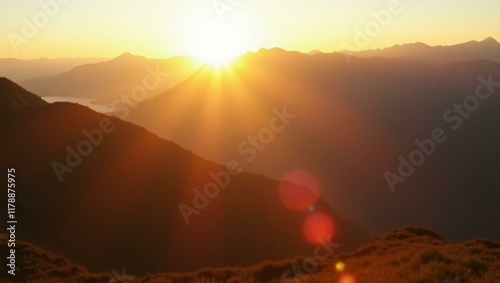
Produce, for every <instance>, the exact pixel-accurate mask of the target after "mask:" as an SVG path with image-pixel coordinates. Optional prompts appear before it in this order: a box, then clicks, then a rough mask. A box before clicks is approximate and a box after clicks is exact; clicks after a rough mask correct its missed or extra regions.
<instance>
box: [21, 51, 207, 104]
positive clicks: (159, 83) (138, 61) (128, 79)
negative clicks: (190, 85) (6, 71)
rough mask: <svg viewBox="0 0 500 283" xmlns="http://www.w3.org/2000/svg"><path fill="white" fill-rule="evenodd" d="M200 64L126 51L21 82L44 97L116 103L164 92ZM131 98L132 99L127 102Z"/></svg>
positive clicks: (135, 100)
mask: <svg viewBox="0 0 500 283" xmlns="http://www.w3.org/2000/svg"><path fill="white" fill-rule="evenodd" d="M199 66H200V63H199V62H198V61H197V60H195V59H193V58H190V57H182V56H179V57H173V58H169V59H147V58H144V57H141V56H134V55H132V54H130V53H125V54H122V55H121V56H119V57H117V58H114V59H113V60H109V61H104V62H99V63H93V64H85V65H80V66H77V67H75V68H73V69H71V70H70V71H67V72H63V73H60V74H57V75H55V76H50V77H41V78H34V79H30V80H26V81H21V82H19V84H20V85H21V86H22V87H24V88H26V89H27V90H29V91H32V92H35V93H37V94H38V95H40V96H42V97H46V96H58V97H78V98H92V99H97V100H98V102H100V103H103V104H115V107H116V106H117V105H118V104H127V103H136V102H138V101H142V100H144V99H147V98H150V97H153V96H155V95H156V94H159V93H161V92H164V91H165V90H167V89H169V88H171V87H173V86H175V85H177V84H178V83H180V82H182V81H184V80H185V79H186V78H187V77H189V76H190V75H192V74H193V73H194V72H195V71H196V70H197V69H198V67H199ZM129 100H132V101H131V102H127V101H129ZM114 102H116V103H114Z"/></svg>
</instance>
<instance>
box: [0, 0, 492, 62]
mask: <svg viewBox="0 0 500 283" xmlns="http://www.w3.org/2000/svg"><path fill="white" fill-rule="evenodd" d="M0 9H2V10H5V11H6V10H9V11H11V12H10V13H9V14H6V15H4V17H3V19H2V21H3V25H2V27H0V32H1V33H2V34H4V37H3V39H2V40H1V41H0V58H19V59H33V58H42V57H44V58H88V57H92V58H113V57H116V56H118V55H119V54H122V53H125V52H130V53H133V54H140V55H142V56H145V57H148V58H169V57H174V56H177V55H188V56H194V57H198V58H199V59H207V56H209V55H207V52H211V53H213V52H217V53H224V56H228V53H230V55H231V56H233V57H234V56H236V55H239V54H242V53H245V52H247V51H256V50H258V49H260V48H267V49H269V48H274V47H278V48H282V49H285V50H290V51H299V52H303V53H308V52H310V51H313V50H320V51H322V52H327V53H329V52H336V51H341V50H345V49H348V48H346V46H354V47H355V48H356V49H360V50H370V49H379V48H387V47H390V46H393V45H396V44H405V43H412V42H423V43H426V44H428V45H432V46H434V45H453V44H458V43H461V42H467V41H470V40H477V41H480V40H482V39H484V38H486V37H489V36H491V37H493V38H495V39H497V40H498V39H500V31H499V30H498V26H500V22H499V21H500V20H499V18H498V17H497V15H496V11H498V10H500V3H499V2H496V3H492V2H491V1H487V0H481V1H474V2H468V3H456V2H455V1H451V0H447V1H441V2H440V3H435V2H432V1H430V0H426V1H419V2H418V3H416V2H415V3H412V2H411V1H405V0H384V1H382V0H374V1H370V3H368V4H365V5H363V4H361V3H349V2H341V1H322V0H315V1H309V2H307V3H296V2H294V3H289V2H287V1H273V2H272V3H268V2H265V1H263V0H259V1H245V0H239V1H230V2H227V1H222V0H214V1H203V2H200V1H195V0H190V1H183V2H182V3H174V2H173V1H166V2H163V1H146V2H140V3H139V2H133V1H121V2H117V1H116V0H115V1H107V2H106V3H102V2H98V3H97V2H96V0H93V1H85V2H72V1H62V0H58V1H56V0H45V1H41V2H40V3H37V5H32V4H28V3H22V2H2V3H0ZM303 11H308V12H307V13H303ZM445 11H446V12H445ZM386 12H388V13H386ZM445 13H446V14H445ZM89 19H92V21H89ZM134 19H141V20H140V21H135V20H134ZM82 22H85V24H83V25H82ZM469 22H474V23H475V24H474V25H473V26H471V25H468V24H467V23H469ZM61 23H64V24H61ZM373 23H378V27H377V26H376V25H373ZM429 30H432V33H431V32H428V31H429ZM311 31H313V32H311ZM359 31H361V32H364V33H365V34H368V37H369V38H368V40H367V41H366V42H364V43H363V44H357V45H356V44H355V41H356V37H357V36H358V35H359ZM75 35H77V36H75ZM61 38H71V40H68V41H64V42H62V41H61V40H60V39H61ZM297 38H300V39H301V40H297ZM207 50H208V51H207Z"/></svg>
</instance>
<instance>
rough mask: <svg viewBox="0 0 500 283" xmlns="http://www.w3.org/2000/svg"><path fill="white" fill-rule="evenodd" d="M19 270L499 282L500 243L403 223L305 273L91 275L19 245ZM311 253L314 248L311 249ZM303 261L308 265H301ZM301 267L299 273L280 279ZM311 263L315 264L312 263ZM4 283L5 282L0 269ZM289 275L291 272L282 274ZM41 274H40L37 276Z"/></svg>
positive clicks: (253, 269) (177, 282)
mask: <svg viewBox="0 0 500 283" xmlns="http://www.w3.org/2000/svg"><path fill="white" fill-rule="evenodd" d="M22 247H23V248H22V249H21V251H20V254H21V256H20V258H21V262H20V263H19V266H20V267H21V269H20V271H19V274H21V275H20V276H21V277H16V278H19V279H21V278H23V279H27V282H29V283H42V282H120V283H133V282H141V283H156V282H157V283H163V282H166V283H184V282H186V283H187V282H194V283H215V282H231V283H237V282H239V283H257V282H291V283H293V282H304V283H320V282H335V283H337V282H339V283H364V282H367V283H371V282H381V283H382V282H383V283H390V282H394V283H400V282H421V283H425V282H429V283H433V282H436V283H438V282H439V283H444V282H446V283H460V282H462V283H464V282H481V283H482V282H484V283H486V282H487V283H497V282H500V242H495V241H490V240H484V239H475V240H471V241H467V242H462V243H452V242H450V241H447V240H446V239H444V238H442V237H441V236H439V235H438V234H436V233H435V232H433V231H430V230H427V229H424V228H418V227H407V228H402V229H397V230H393V231H390V232H388V233H386V234H384V235H382V236H379V237H374V238H373V239H372V240H370V241H369V242H368V243H366V244H364V245H363V246H362V247H360V248H359V249H357V250H356V251H354V252H352V253H347V254H338V255H336V254H333V256H332V257H331V258H327V259H325V260H323V261H320V262H321V263H320V264H319V265H318V266H316V267H315V266H314V265H309V267H310V269H316V270H315V271H314V272H311V273H308V272H306V271H305V270H304V265H307V260H305V259H304V258H295V259H287V260H282V261H268V262H264V263H261V264H257V265H253V266H250V267H228V268H217V269H213V268H204V269H201V270H198V271H196V272H192V273H165V274H149V275H146V276H142V277H133V276H129V277H126V278H125V277H121V275H119V276H118V277H116V273H115V274H114V275H113V274H111V273H110V274H108V275H106V274H90V273H87V272H86V271H85V270H84V269H83V268H81V267H78V266H75V265H73V264H71V263H70V262H69V261H67V260H66V259H64V258H61V257H57V256H55V255H53V254H51V253H48V252H44V251H41V250H40V249H39V248H36V247H34V246H32V245H29V244H23V245H22ZM311 256H313V251H311ZM305 262H306V264H305ZM294 266H295V270H297V267H298V266H300V267H301V268H300V269H301V270H302V274H298V273H297V274H298V276H296V277H294V278H288V279H287V280H283V279H282V277H283V274H285V273H286V272H287V271H290V273H289V274H292V273H293V270H294ZM314 267H315V268H314ZM2 276H4V277H3V281H0V282H2V283H4V282H11V281H7V280H6V278H5V275H3V274H2ZM286 277H289V276H286ZM40 278H42V279H40Z"/></svg>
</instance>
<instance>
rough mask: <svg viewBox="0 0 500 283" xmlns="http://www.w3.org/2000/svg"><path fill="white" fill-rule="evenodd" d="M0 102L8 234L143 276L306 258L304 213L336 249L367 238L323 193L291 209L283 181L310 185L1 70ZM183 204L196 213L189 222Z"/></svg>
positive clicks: (95, 265)
mask: <svg viewBox="0 0 500 283" xmlns="http://www.w3.org/2000/svg"><path fill="white" fill-rule="evenodd" d="M0 107H1V109H2V112H1V116H0V122H1V123H0V133H1V134H2V137H3V138H2V139H1V141H0V156H2V158H1V160H0V167H1V168H10V167H13V168H15V170H16V178H17V179H16V180H17V182H16V188H17V192H16V199H17V200H18V201H17V202H16V213H17V214H16V215H17V217H18V219H19V223H22V224H20V225H19V227H20V228H19V229H18V230H17V232H16V237H17V239H19V240H26V241H29V242H32V243H34V244H36V245H39V246H41V247H43V248H47V249H50V250H52V251H54V252H57V253H59V254H61V255H64V256H65V257H68V258H70V259H71V260H73V261H74V262H76V263H78V264H83V265H85V266H86V267H88V268H89V269H90V270H93V271H105V272H107V271H109V270H111V269H113V268H121V267H122V266H126V267H127V270H129V271H130V272H133V273H134V274H145V273H147V272H160V271H187V270H194V269H197V268H201V267H205V266H226V265H243V264H245V265H248V264H252V263H257V262H261V261H264V260H267V259H281V258H287V257H293V256H297V255H307V254H309V253H310V250H311V249H312V248H314V245H313V244H312V243H310V242H308V241H307V240H306V237H305V236H304V234H303V233H302V232H303V231H306V230H304V229H305V228H304V227H305V226H304V225H305V223H308V222H307V219H309V218H310V215H322V217H323V218H324V217H326V218H329V219H331V220H330V221H332V222H333V225H334V235H333V237H332V239H331V241H335V242H338V243H340V244H341V246H339V247H338V252H342V251H349V250H353V249H354V248H356V247H357V246H359V245H360V244H361V243H363V242H365V241H366V240H368V239H369V235H368V233H367V232H366V231H364V230H363V229H362V228H360V227H359V226H357V225H356V224H353V223H350V222H349V221H347V220H345V219H344V218H342V217H340V216H339V215H337V214H336V213H335V212H334V211H333V210H332V208H331V207H330V205H329V204H327V203H326V202H325V201H324V200H322V199H318V200H317V201H316V202H315V203H313V204H312V205H314V209H312V210H310V211H298V210H291V209H289V208H288V207H287V206H286V205H285V204H284V203H283V201H282V199H281V198H280V192H281V189H280V188H281V187H282V186H288V187H289V188H291V189H292V191H297V190H299V191H300V190H304V189H305V190H306V191H309V189H306V188H304V187H302V185H303V184H300V185H293V184H292V183H289V182H285V183H281V184H280V182H278V181H275V180H272V179H269V178H266V177H264V176H259V175H253V174H249V173H245V172H241V173H239V174H238V173H235V172H234V171H235V170H238V169H239V168H238V166H230V167H229V169H228V168H226V166H221V165H218V164H215V163H212V162H209V161H206V160H204V159H202V158H200V157H198V156H196V155H194V154H192V153H191V152H189V151H187V150H185V149H182V148H180V147H179V146H177V145H175V144H173V143H171V142H168V141H165V140H162V139H160V138H158V137H157V136H156V135H154V134H152V133H150V132H148V131H146V130H144V129H143V128H140V127H137V126H135V125H132V124H130V123H127V122H123V121H121V120H119V119H117V118H112V117H108V116H105V115H102V114H99V113H96V112H93V111H91V110H90V109H88V108H86V107H83V106H80V105H76V104H69V103H54V104H47V103H46V102H44V101H43V100H42V99H40V98H39V97H37V96H36V95H34V94H32V93H30V92H28V91H26V90H24V89H23V88H21V87H20V86H18V85H16V84H15V83H13V82H12V81H10V80H8V79H5V78H0ZM110 129H111V130H110ZM55 162H57V164H58V165H57V164H56V163H55ZM55 164H56V165H57V167H55ZM56 169H57V170H56ZM60 170H62V171H60ZM61 172H62V173H61ZM210 184H211V185H210ZM207 186H208V188H207ZM290 186H291V187H290ZM195 188H198V189H199V190H200V191H195ZM217 191H218V192H219V193H217ZM201 192H203V193H201ZM0 201H2V202H4V203H7V194H3V195H2V197H1V198H0ZM182 203H184V204H185V205H187V206H189V207H191V208H190V209H191V210H189V211H191V212H192V211H193V210H194V211H195V212H193V213H191V214H192V215H189V217H190V218H189V217H188V219H189V225H188V224H186V220H185V219H186V217H185V215H184V214H183V213H182V212H181V210H180V205H181V204H182ZM196 208H197V209H199V210H196ZM2 219H3V218H2ZM2 223H5V221H3V222H2ZM314 223H315V222H314V221H313V224H314ZM314 225H315V224H314ZM314 225H313V226H311V227H312V228H314V227H316V226H314ZM311 227H310V228H311ZM314 229H317V228H314ZM314 229H312V231H315V230H314ZM320 230H321V228H320ZM332 232H333V231H332ZM306 235H307V234H306ZM325 241H326V239H325Z"/></svg>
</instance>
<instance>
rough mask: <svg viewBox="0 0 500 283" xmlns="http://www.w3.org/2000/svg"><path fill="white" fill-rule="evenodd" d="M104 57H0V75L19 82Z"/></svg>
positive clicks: (64, 70)
mask: <svg viewBox="0 0 500 283" xmlns="http://www.w3.org/2000/svg"><path fill="white" fill-rule="evenodd" d="M101 61H106V59H101V58H74V59H72V58H67V59H46V58H40V59H29V60H20V59H13V58H2V59H0V76H1V77H7V78H10V79H11V80H13V81H15V82H17V83H19V82H21V81H25V80H29V79H34V78H38V77H50V76H55V75H57V74H59V73H63V72H68V71H70V70H71V69H72V68H74V67H76V66H80V65H85V64H92V63H97V62H101Z"/></svg>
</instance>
